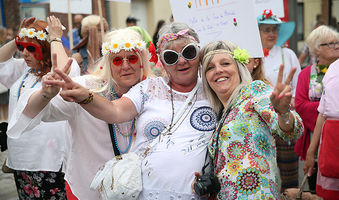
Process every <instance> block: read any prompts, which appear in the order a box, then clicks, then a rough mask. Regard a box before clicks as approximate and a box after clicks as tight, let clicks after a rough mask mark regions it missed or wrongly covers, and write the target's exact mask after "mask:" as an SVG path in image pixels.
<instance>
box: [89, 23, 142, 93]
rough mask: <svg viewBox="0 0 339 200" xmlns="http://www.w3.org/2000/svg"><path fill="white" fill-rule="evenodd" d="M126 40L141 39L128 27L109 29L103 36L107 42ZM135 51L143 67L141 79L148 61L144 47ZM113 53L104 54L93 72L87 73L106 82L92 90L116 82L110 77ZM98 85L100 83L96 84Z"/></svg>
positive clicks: (96, 90)
mask: <svg viewBox="0 0 339 200" xmlns="http://www.w3.org/2000/svg"><path fill="white" fill-rule="evenodd" d="M112 40H114V41H121V42H124V41H126V42H127V41H128V42H133V41H140V40H142V37H141V35H140V34H139V33H138V32H136V31H134V30H132V29H129V28H123V29H118V30H114V31H111V32H109V33H107V34H106V35H105V38H104V42H109V41H112ZM135 53H136V54H137V56H138V57H139V59H140V60H141V66H143V68H142V69H141V70H142V71H141V77H140V80H141V79H142V77H143V75H144V74H146V71H145V70H146V69H148V67H145V66H148V65H149V62H148V54H147V51H146V49H145V48H144V49H143V50H141V51H135ZM113 54H114V53H108V54H106V55H104V56H103V57H102V58H101V59H100V60H99V61H98V62H97V63H96V65H95V70H94V71H93V73H91V74H89V76H94V77H95V79H96V80H98V81H99V82H102V81H103V80H104V81H105V82H106V84H105V85H102V84H101V86H102V87H98V88H96V89H95V90H93V91H94V92H102V91H105V90H106V89H107V87H108V86H109V85H110V84H113V83H116V81H115V80H114V79H113V77H112V75H111V74H112V71H111V67H110V66H111V65H110V64H111V56H112V55H113ZM98 85H100V84H98Z"/></svg>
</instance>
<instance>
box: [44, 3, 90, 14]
mask: <svg viewBox="0 0 339 200" xmlns="http://www.w3.org/2000/svg"><path fill="white" fill-rule="evenodd" d="M70 1H71V2H70V3H71V13H73V14H92V1H91V0H70ZM49 7H50V10H51V12H59V13H68V0H50V5H49Z"/></svg>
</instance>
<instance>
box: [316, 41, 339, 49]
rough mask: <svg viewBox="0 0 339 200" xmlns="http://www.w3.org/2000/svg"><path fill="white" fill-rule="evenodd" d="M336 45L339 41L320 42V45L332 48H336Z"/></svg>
mask: <svg viewBox="0 0 339 200" xmlns="http://www.w3.org/2000/svg"><path fill="white" fill-rule="evenodd" d="M336 45H338V46H339V41H337V42H329V43H323V44H320V46H328V48H330V49H334V48H335V46H336Z"/></svg>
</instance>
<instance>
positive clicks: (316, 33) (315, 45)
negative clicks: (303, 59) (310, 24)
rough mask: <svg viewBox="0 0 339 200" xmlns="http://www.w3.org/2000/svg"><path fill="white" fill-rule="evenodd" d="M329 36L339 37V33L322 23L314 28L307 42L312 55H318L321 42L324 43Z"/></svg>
mask: <svg viewBox="0 0 339 200" xmlns="http://www.w3.org/2000/svg"><path fill="white" fill-rule="evenodd" d="M329 37H336V38H337V39H339V33H338V32H337V31H336V30H334V29H332V28H330V27H329V26H326V25H321V26H319V27H318V28H316V29H314V30H313V31H312V32H311V33H310V34H309V35H308V37H307V39H306V44H307V46H308V48H309V50H310V53H311V55H313V56H316V52H317V51H318V50H319V47H320V44H322V43H324V42H325V41H326V40H327V39H328V38H329Z"/></svg>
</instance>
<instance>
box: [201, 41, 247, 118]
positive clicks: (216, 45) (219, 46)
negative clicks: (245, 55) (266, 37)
mask: <svg viewBox="0 0 339 200" xmlns="http://www.w3.org/2000/svg"><path fill="white" fill-rule="evenodd" d="M236 48H238V46H237V45H235V44H233V43H231V42H229V41H217V42H210V43H208V44H207V45H206V46H204V47H203V48H202V50H201V54H200V62H201V64H202V82H203V87H204V92H205V94H206V97H207V99H208V101H209V102H210V104H211V107H212V109H213V110H214V111H215V112H217V113H218V112H220V111H221V109H223V108H224V109H225V110H226V109H228V108H229V107H231V105H232V104H233V103H234V102H233V101H235V98H236V97H237V96H238V95H239V93H240V90H241V89H242V88H243V87H244V86H246V85H248V84H249V83H251V82H252V77H251V74H250V72H249V71H248V69H247V67H246V66H245V65H244V64H242V63H239V62H238V61H237V60H235V59H234V58H233V55H231V54H229V55H230V57H231V58H232V59H233V60H234V61H235V63H236V64H237V67H238V71H239V77H240V84H239V85H238V86H237V87H236V88H235V89H234V91H233V92H232V94H231V96H230V98H229V99H228V102H227V104H226V105H225V106H224V105H223V104H222V102H221V101H220V100H219V98H218V96H217V95H216V93H215V92H214V91H213V89H212V88H211V87H210V85H209V84H208V81H207V79H206V69H207V67H208V65H209V63H210V62H211V60H212V59H213V57H214V54H209V55H207V53H208V52H211V51H215V50H226V51H229V52H233V51H234V50H235V49H236ZM225 53H226V52H225ZM205 55H206V56H205Z"/></svg>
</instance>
